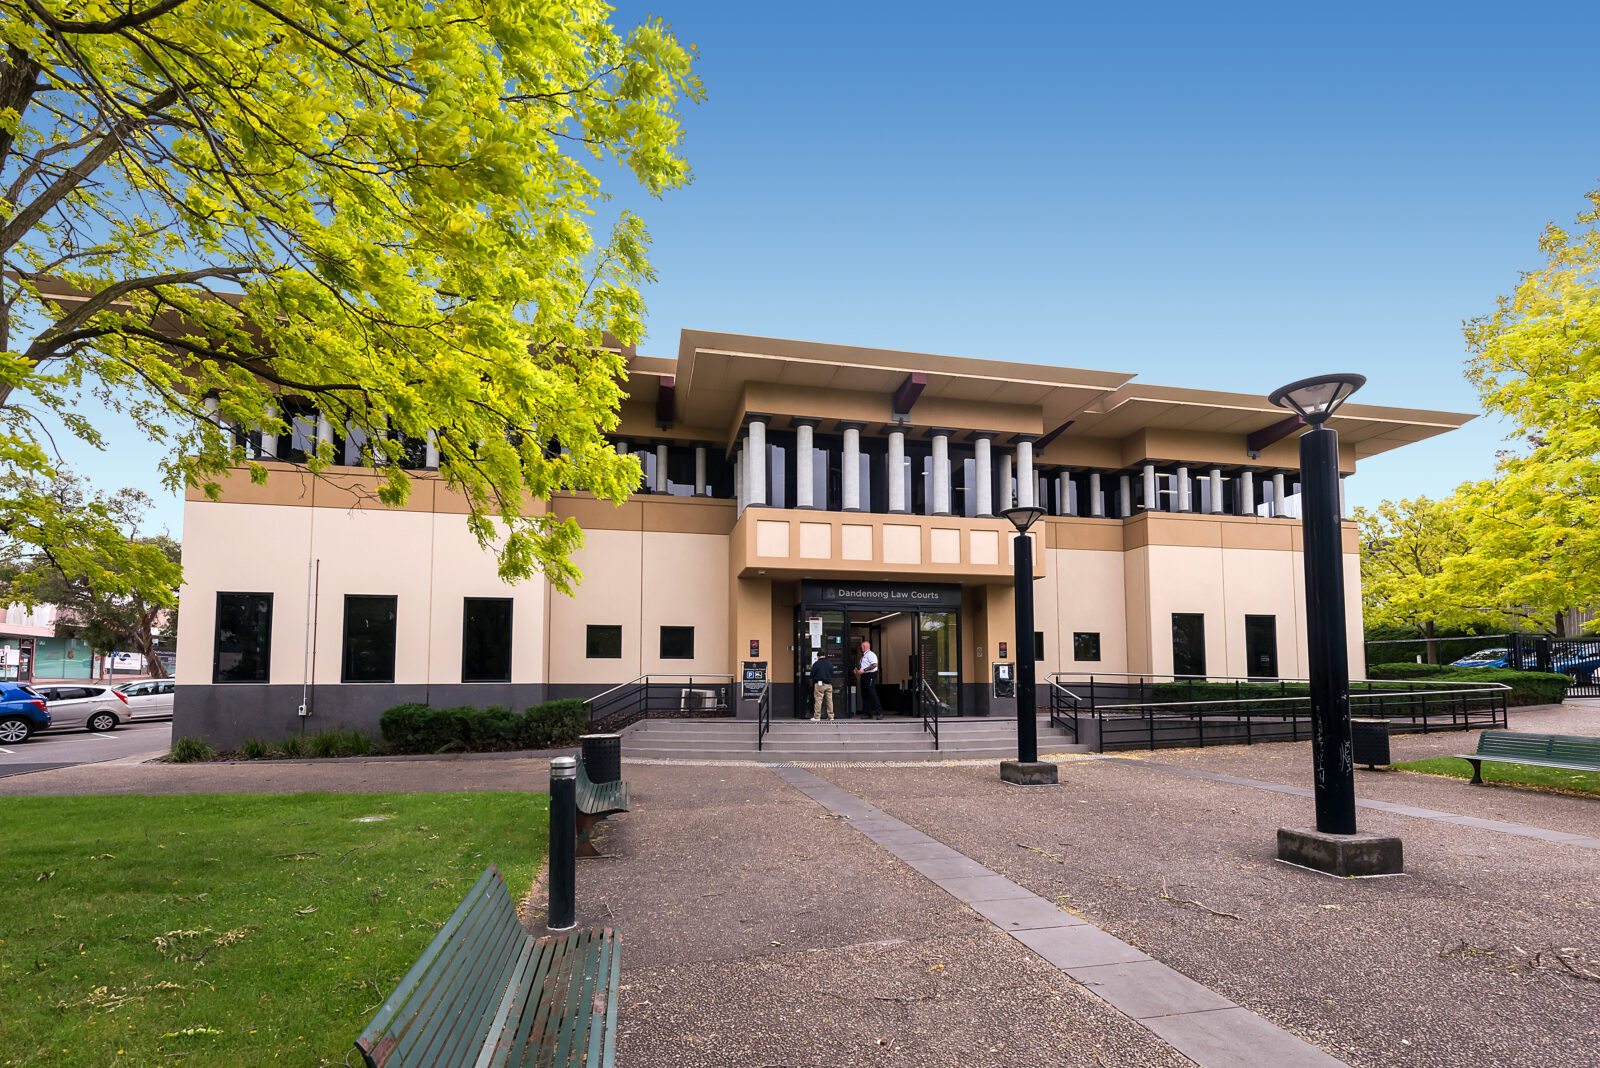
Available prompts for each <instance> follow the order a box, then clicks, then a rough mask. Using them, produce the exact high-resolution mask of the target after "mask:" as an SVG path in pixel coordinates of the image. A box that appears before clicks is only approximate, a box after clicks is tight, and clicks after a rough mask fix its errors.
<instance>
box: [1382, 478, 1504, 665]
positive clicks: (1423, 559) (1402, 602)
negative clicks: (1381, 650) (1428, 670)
mask: <svg viewBox="0 0 1600 1068" xmlns="http://www.w3.org/2000/svg"><path fill="white" fill-rule="evenodd" d="M1352 518H1354V519H1355V521H1356V523H1357V525H1358V526H1359V527H1360V528H1361V601H1362V612H1363V616H1364V618H1365V620H1366V622H1367V623H1368V624H1369V625H1382V624H1390V625H1394V626H1401V627H1406V628H1408V629H1410V630H1411V631H1413V632H1414V633H1415V634H1416V635H1417V637H1419V638H1422V639H1424V640H1425V641H1426V642H1427V656H1428V663H1430V664H1437V663H1438V662H1439V645H1438V642H1437V641H1436V640H1435V639H1436V636H1437V634H1438V633H1439V632H1440V631H1442V630H1446V629H1451V628H1458V627H1466V626H1471V625H1474V624H1477V623H1479V622H1481V621H1482V619H1483V616H1484V611H1483V608H1482V602H1480V601H1477V600H1475V599H1474V592H1472V591H1468V590H1466V589H1464V588H1463V587H1462V586H1460V585H1459V584H1453V583H1452V582H1451V580H1450V576H1449V574H1448V571H1447V564H1448V562H1449V561H1450V560H1451V558H1452V557H1455V556H1459V555H1460V554H1462V553H1464V552H1466V551H1467V549H1468V541H1467V531H1468V521H1467V517H1466V516H1465V515H1464V514H1463V513H1462V511H1461V509H1460V507H1459V505H1458V504H1457V502H1456V501H1454V500H1443V501H1435V500H1430V499H1429V498H1427V497H1418V498H1415V499H1413V500H1402V501H1384V502H1383V503H1382V504H1380V505H1378V507H1376V508H1373V509H1370V510H1369V509H1366V508H1356V509H1354V511H1353V512H1352Z"/></svg>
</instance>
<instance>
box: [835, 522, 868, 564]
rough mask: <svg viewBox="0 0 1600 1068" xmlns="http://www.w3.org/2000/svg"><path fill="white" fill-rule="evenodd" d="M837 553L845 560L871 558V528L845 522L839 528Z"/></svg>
mask: <svg viewBox="0 0 1600 1068" xmlns="http://www.w3.org/2000/svg"><path fill="white" fill-rule="evenodd" d="M839 555H840V557H841V558H843V559H845V560H871V559H872V528H871V527H869V526H863V525H861V524H859V523H846V524H844V525H843V526H841V527H840V528H839Z"/></svg>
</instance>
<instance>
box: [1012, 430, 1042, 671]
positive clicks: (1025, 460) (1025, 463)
mask: <svg viewBox="0 0 1600 1068" xmlns="http://www.w3.org/2000/svg"><path fill="white" fill-rule="evenodd" d="M1038 487H1039V481H1038V479H1036V478H1034V477H1033V442H1031V441H1029V440H1027V439H1026V438H1024V439H1023V440H1021V441H1019V442H1017V507H1019V508H1032V507H1033V503H1034V502H1033V495H1034V493H1035V492H1037V490H1038ZM1017 640H1018V641H1021V639H1020V638H1019V639H1017Z"/></svg>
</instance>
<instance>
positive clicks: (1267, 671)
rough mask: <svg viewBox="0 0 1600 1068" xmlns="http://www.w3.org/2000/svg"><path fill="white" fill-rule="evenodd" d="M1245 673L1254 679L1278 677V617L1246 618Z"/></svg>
mask: <svg viewBox="0 0 1600 1068" xmlns="http://www.w3.org/2000/svg"><path fill="white" fill-rule="evenodd" d="M1244 656H1245V661H1246V662H1247V666H1246V668H1245V673H1246V674H1247V675H1249V676H1250V677H1251V678H1252V679H1275V678H1277V677H1278V617H1277V616H1245V617H1244Z"/></svg>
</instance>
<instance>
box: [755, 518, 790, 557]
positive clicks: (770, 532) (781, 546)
mask: <svg viewBox="0 0 1600 1068" xmlns="http://www.w3.org/2000/svg"><path fill="white" fill-rule="evenodd" d="M756 555H757V556H788V555H789V524H788V523H786V522H781V521H779V520H776V519H758V520H756Z"/></svg>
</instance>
